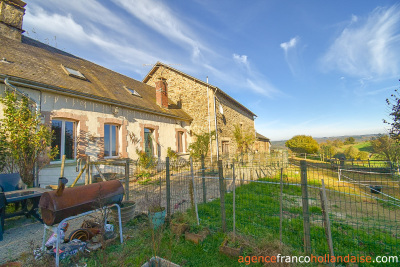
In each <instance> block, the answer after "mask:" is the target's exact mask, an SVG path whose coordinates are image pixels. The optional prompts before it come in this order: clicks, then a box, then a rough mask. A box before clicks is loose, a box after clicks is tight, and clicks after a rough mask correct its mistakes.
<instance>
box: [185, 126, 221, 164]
mask: <svg viewBox="0 0 400 267" xmlns="http://www.w3.org/2000/svg"><path fill="white" fill-rule="evenodd" d="M194 135H195V136H196V141H195V142H193V143H191V144H190V145H189V152H190V155H191V156H192V157H193V158H195V159H200V158H201V156H204V157H205V156H207V154H208V149H209V145H210V137H211V138H214V137H215V131H212V132H211V133H203V134H194Z"/></svg>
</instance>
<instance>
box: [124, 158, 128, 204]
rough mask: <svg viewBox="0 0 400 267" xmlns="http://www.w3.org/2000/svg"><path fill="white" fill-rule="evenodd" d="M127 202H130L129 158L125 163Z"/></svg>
mask: <svg viewBox="0 0 400 267" xmlns="http://www.w3.org/2000/svg"><path fill="white" fill-rule="evenodd" d="M125 200H127V201H128V200H129V158H127V159H126V161H125Z"/></svg>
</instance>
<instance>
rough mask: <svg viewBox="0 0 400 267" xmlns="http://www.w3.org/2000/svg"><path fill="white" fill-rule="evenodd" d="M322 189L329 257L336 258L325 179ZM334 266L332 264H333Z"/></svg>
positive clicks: (322, 205) (322, 206)
mask: <svg viewBox="0 0 400 267" xmlns="http://www.w3.org/2000/svg"><path fill="white" fill-rule="evenodd" d="M321 182H322V189H320V192H319V193H320V197H321V208H322V216H323V218H324V227H325V235H326V239H327V242H328V247H329V256H335V254H334V250H333V242H332V232H331V223H330V220H329V210H328V199H327V197H326V190H325V184H324V179H322V181H321ZM331 265H332V264H331Z"/></svg>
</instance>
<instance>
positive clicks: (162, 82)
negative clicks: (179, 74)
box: [156, 77, 168, 108]
mask: <svg viewBox="0 0 400 267" xmlns="http://www.w3.org/2000/svg"><path fill="white" fill-rule="evenodd" d="M156 102H157V104H158V105H159V106H160V107H162V108H168V84H167V80H166V79H165V78H162V77H160V78H158V81H156Z"/></svg>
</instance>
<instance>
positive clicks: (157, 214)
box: [148, 198, 167, 229]
mask: <svg viewBox="0 0 400 267" xmlns="http://www.w3.org/2000/svg"><path fill="white" fill-rule="evenodd" d="M166 213H167V211H166V209H165V207H162V206H161V198H160V199H159V200H157V199H153V200H152V201H150V205H149V208H148V214H149V221H150V224H151V225H152V227H153V229H157V228H159V227H160V226H161V225H163V224H164V222H165V215H166Z"/></svg>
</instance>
